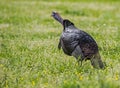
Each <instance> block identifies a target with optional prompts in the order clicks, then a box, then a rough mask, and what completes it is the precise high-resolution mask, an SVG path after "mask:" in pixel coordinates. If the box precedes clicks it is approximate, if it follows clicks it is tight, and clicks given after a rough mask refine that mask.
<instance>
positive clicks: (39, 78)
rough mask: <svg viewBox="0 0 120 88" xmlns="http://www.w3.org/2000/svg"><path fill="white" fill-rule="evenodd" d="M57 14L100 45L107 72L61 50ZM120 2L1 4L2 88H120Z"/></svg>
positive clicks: (6, 0)
mask: <svg viewBox="0 0 120 88" xmlns="http://www.w3.org/2000/svg"><path fill="white" fill-rule="evenodd" d="M52 11H58V12H59V13H60V14H61V16H62V17H63V18H67V19H69V20H71V21H72V22H73V23H74V24H75V25H76V26H77V27H78V28H79V29H82V30H84V31H86V32H87V33H89V34H90V35H91V36H92V37H93V38H94V39H95V40H96V41H97V44H98V46H99V51H100V54H101V57H102V60H103V61H104V63H106V69H104V70H98V69H94V68H93V67H92V66H91V65H90V61H86V62H83V66H82V67H80V66H78V64H77V61H76V60H75V58H74V57H70V56H67V55H65V54H64V53H63V51H62V50H60V51H59V50H58V48H57V47H58V41H59V37H60V34H61V32H62V29H63V28H62V26H61V24H59V23H58V22H57V21H55V20H54V19H53V18H52V17H51V12H52ZM119 52H120V1H119V0H113V1H112V0H109V1H108V0H106V1H105V0H96V1H94V0H91V1H90V0H81V1H80V0H53V1H52V0H0V88H120V84H119V83H120V53H119Z"/></svg>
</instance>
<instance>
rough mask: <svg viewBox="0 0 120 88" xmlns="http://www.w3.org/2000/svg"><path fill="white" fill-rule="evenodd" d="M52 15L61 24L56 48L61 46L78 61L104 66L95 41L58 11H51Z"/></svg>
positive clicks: (94, 65)
mask: <svg viewBox="0 0 120 88" xmlns="http://www.w3.org/2000/svg"><path fill="white" fill-rule="evenodd" d="M52 16H53V17H54V18H55V19H56V20H57V21H58V22H60V23H61V24H62V25H63V32H62V34H61V36H60V41H59V44H58V48H59V49H61V48H62V50H63V52H64V53H65V54H66V55H69V56H74V57H75V58H76V59H77V61H78V62H80V61H81V62H82V61H83V60H85V61H86V60H90V61H91V65H92V66H93V67H94V68H104V65H103V62H102V60H101V57H100V54H99V50H98V45H97V43H96V41H95V40H94V39H93V38H92V37H91V36H90V35H89V34H88V33H86V32H84V31H82V30H80V29H78V28H76V27H75V25H74V23H72V22H71V21H69V20H67V19H62V18H61V17H60V15H59V14H58V13H56V12H53V14H52Z"/></svg>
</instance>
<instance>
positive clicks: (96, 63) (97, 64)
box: [91, 52, 104, 69]
mask: <svg viewBox="0 0 120 88" xmlns="http://www.w3.org/2000/svg"><path fill="white" fill-rule="evenodd" d="M91 65H92V66H93V67H94V68H97V69H104V64H103V62H102V60H101V57H100V54H99V52H98V53H96V54H95V55H94V56H93V57H92V58H91Z"/></svg>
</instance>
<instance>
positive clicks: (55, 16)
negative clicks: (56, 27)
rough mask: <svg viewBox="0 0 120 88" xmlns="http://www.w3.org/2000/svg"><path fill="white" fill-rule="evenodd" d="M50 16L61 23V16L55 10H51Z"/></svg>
mask: <svg viewBox="0 0 120 88" xmlns="http://www.w3.org/2000/svg"><path fill="white" fill-rule="evenodd" d="M52 17H53V18H54V19H55V20H57V21H58V22H59V23H61V24H62V25H63V18H62V17H61V16H60V15H59V13H57V12H52Z"/></svg>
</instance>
